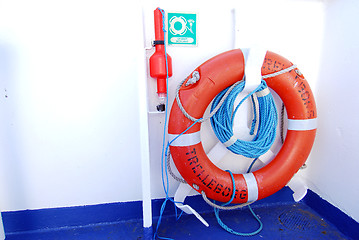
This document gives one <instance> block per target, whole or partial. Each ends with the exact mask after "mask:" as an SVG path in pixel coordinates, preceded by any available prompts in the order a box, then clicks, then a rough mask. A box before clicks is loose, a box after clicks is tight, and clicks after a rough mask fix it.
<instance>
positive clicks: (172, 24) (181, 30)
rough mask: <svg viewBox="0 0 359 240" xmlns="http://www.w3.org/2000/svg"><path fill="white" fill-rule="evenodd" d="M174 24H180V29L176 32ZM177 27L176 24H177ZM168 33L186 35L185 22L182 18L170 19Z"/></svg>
mask: <svg viewBox="0 0 359 240" xmlns="http://www.w3.org/2000/svg"><path fill="white" fill-rule="evenodd" d="M176 23H180V24H181V26H182V27H181V29H179V30H177V29H176V28H175V24H176ZM177 25H178V24H177ZM170 31H171V33H172V34H173V35H183V34H185V33H186V31H187V21H186V19H185V18H184V17H182V16H181V17H176V16H173V17H172V18H171V19H170Z"/></svg>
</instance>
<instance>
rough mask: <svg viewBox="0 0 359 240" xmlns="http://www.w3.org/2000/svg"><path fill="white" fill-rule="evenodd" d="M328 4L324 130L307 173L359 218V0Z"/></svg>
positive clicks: (319, 189) (321, 102)
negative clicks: (358, 154)
mask: <svg viewBox="0 0 359 240" xmlns="http://www.w3.org/2000/svg"><path fill="white" fill-rule="evenodd" d="M325 10H326V12H325V14H326V15H325V17H326V18H325V26H324V37H323V39H324V41H323V44H322V51H321V59H320V60H321V63H320V69H319V71H318V72H319V77H318V82H317V86H316V92H315V94H316V102H317V108H318V131H317V138H316V141H315V145H314V147H313V152H312V154H311V158H312V159H313V161H311V162H310V166H309V167H308V173H307V178H308V180H309V182H308V183H309V184H311V185H312V186H310V188H311V189H312V190H313V191H315V192H316V193H318V194H319V195H320V196H322V197H323V198H324V199H326V200H327V201H329V202H330V203H331V204H333V205H335V206H336V207H338V208H340V209H341V210H342V211H344V212H346V214H348V215H349V216H352V217H353V218H354V219H355V220H356V221H358V220H359V208H358V205H357V200H356V199H358V197H359V191H358V188H357V186H355V184H356V182H357V180H358V178H357V169H358V168H359V162H358V161H357V157H355V156H357V148H358V143H359V142H358V137H357V136H358V135H359V127H358V125H357V124H356V123H357V122H358V119H359V112H358V111H357V109H358V107H357V102H358V101H359V95H358V93H357V89H358V87H359V81H358V79H359V78H358V76H359V68H358V62H359V44H358V42H359V33H358V31H355V29H358V27H359V22H358V15H359V3H358V2H355V1H350V0H346V1H328V2H327V3H326V9H325ZM334 176H335V177H334ZM338 179H340V180H339V181H338ZM353 187H354V188H353ZM355 188H356V189H355ZM353 190H354V191H353ZM348 196H350V197H348Z"/></svg>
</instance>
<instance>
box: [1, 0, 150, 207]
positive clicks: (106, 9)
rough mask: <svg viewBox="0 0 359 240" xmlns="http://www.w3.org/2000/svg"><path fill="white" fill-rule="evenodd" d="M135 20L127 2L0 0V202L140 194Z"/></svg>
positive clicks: (33, 203)
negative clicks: (0, 2)
mask: <svg viewBox="0 0 359 240" xmlns="http://www.w3.org/2000/svg"><path fill="white" fill-rule="evenodd" d="M131 9H132V10H133V11H131ZM141 21H142V19H141V14H140V6H139V4H137V3H136V2H135V3H134V2H127V3H126V7H125V6H124V5H123V3H121V2H119V1H112V0H108V1H80V0H77V1H72V0H71V1H66V0H65V1H63V0H61V1H45V0H43V1H42V0H35V1H21V0H15V1H3V2H2V4H1V8H0V89H1V90H0V196H1V197H0V209H2V210H18V209H28V208H31V209H32V208H46V207H58V206H71V205H85V204H96V203H103V202H119V201H130V200H140V199H141V187H140V186H141V184H140V183H141V176H140V174H139V172H140V158H139V156H140V154H139V151H138V144H139V131H138V127H137V126H138V122H139V118H138V110H137V109H138V106H137V105H138V100H137V99H138V97H137V96H138V94H137V78H138V69H137V66H138V65H139V64H138V62H139V61H142V60H143V51H142V48H143V40H142V39H141V38H138V37H136V36H137V35H136V34H137V32H138V31H139V29H141ZM139 49H140V50H139ZM144 82H145V80H144Z"/></svg>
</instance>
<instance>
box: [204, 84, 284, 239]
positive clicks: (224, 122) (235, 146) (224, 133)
mask: <svg viewBox="0 0 359 240" xmlns="http://www.w3.org/2000/svg"><path fill="white" fill-rule="evenodd" d="M244 84H245V83H244V81H243V82H241V83H239V84H238V85H237V86H235V87H234V88H233V90H232V91H231V92H230V93H229V94H228V97H227V98H226V99H225V100H224V102H223V104H222V106H221V107H220V108H219V110H218V111H217V112H216V113H215V114H214V115H213V116H212V118H211V124H212V128H213V131H214V133H215V134H216V136H217V138H218V139H219V140H220V141H221V142H222V143H225V145H226V144H227V145H226V146H227V148H228V149H229V150H230V151H232V152H233V153H235V154H240V155H243V156H245V157H248V158H254V160H253V161H252V163H251V165H250V166H249V168H248V171H247V173H248V172H250V171H251V169H252V167H253V165H254V163H255V162H256V160H257V159H258V157H259V156H261V155H263V154H264V153H266V152H267V151H268V150H269V149H270V147H271V146H272V144H273V142H274V140H275V137H276V128H277V121H278V120H277V119H278V116H277V109H276V106H275V103H274V100H273V96H272V95H271V94H270V92H269V90H268V86H267V84H266V82H265V81H264V80H262V82H261V84H260V85H259V86H258V87H257V88H256V89H255V90H253V91H252V92H251V93H249V94H248V95H247V96H246V97H244V98H243V99H242V100H241V101H240V102H239V104H238V105H237V106H234V102H235V99H236V98H237V96H238V94H239V93H240V92H242V91H243V88H244ZM228 89H229V88H227V89H225V90H223V91H222V92H220V93H219V94H218V95H217V96H216V97H215V99H214V100H213V103H212V107H211V111H212V110H213V109H215V108H216V106H217V105H218V103H219V102H220V101H221V99H222V97H223V96H224V94H225V93H226V92H227V91H228ZM261 91H263V92H265V94H260V95H259V96H257V99H258V107H259V116H257V111H256V106H255V101H254V96H253V94H254V92H261ZM249 97H251V99H252V104H253V113H254V117H253V121H252V126H251V130H250V134H251V135H253V134H254V130H255V126H256V123H257V121H259V122H258V130H257V133H256V135H255V136H254V138H253V140H252V141H244V140H240V139H236V138H235V137H234V134H233V122H234V117H235V115H236V113H237V110H238V108H239V107H240V106H241V104H242V103H243V102H244V101H245V100H246V99H248V98H249ZM233 109H234V110H233ZM258 118H259V119H258ZM227 172H229V173H230V175H231V179H232V183H233V189H236V185H235V181H234V177H233V174H232V172H231V171H229V170H227ZM234 195H235V191H233V194H232V198H231V200H230V201H229V202H227V203H224V204H223V205H222V206H226V205H228V204H230V203H231V202H232V201H233V198H234ZM248 208H249V210H250V212H251V213H252V215H253V217H254V218H255V219H256V220H257V222H258V223H259V227H258V229H257V230H255V231H253V232H249V233H241V232H237V231H234V230H233V229H231V228H229V227H228V226H227V225H226V224H224V223H223V221H222V220H221V219H220V217H219V209H218V208H214V213H215V216H216V218H217V222H218V224H219V225H220V226H221V227H222V228H223V229H225V230H226V231H227V232H229V233H232V234H235V235H238V236H244V237H246V236H253V235H256V234H258V233H259V232H260V231H261V230H262V228H263V224H262V222H261V220H260V219H259V218H258V216H257V215H256V214H255V213H254V211H253V209H252V208H251V206H249V205H248Z"/></svg>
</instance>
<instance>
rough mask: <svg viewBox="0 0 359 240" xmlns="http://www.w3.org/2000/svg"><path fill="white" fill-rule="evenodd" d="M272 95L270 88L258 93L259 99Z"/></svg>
mask: <svg viewBox="0 0 359 240" xmlns="http://www.w3.org/2000/svg"><path fill="white" fill-rule="evenodd" d="M268 94H270V91H269V88H267V87H266V88H265V89H263V90H262V91H259V92H256V95H257V97H264V96H267V95H268Z"/></svg>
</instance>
